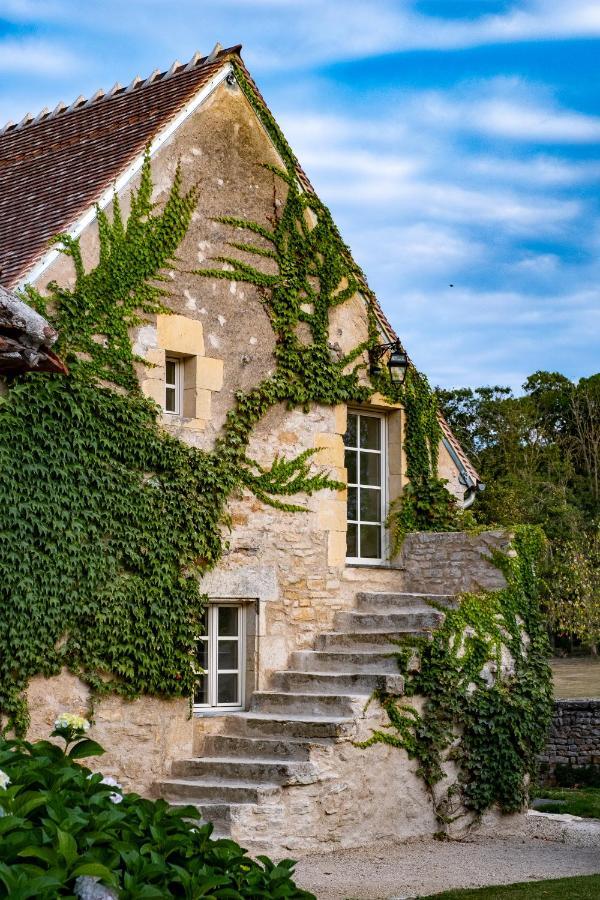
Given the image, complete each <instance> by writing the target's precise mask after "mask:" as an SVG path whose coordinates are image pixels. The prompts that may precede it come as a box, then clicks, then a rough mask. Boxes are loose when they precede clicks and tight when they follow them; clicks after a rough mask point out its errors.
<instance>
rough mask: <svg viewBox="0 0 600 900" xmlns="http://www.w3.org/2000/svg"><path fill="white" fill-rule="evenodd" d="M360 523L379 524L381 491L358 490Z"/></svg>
mask: <svg viewBox="0 0 600 900" xmlns="http://www.w3.org/2000/svg"><path fill="white" fill-rule="evenodd" d="M360 519H361V522H381V491H379V490H377V489H369V488H361V489H360Z"/></svg>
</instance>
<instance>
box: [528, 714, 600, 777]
mask: <svg viewBox="0 0 600 900" xmlns="http://www.w3.org/2000/svg"><path fill="white" fill-rule="evenodd" d="M539 761H540V765H541V769H542V774H543V776H544V777H545V778H546V779H547V780H548V781H550V782H552V781H553V778H554V773H555V770H556V766H557V765H559V764H560V765H572V766H590V765H594V766H595V765H600V700H595V699H594V700H592V699H590V700H556V701H555V703H554V717H553V719H552V724H551V726H550V731H549V734H548V740H547V742H546V748H545V750H544V752H543V754H541V756H540V757H539Z"/></svg>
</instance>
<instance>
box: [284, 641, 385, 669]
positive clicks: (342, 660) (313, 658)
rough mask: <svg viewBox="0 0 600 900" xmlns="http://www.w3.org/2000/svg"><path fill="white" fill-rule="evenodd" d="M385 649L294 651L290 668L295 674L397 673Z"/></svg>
mask: <svg viewBox="0 0 600 900" xmlns="http://www.w3.org/2000/svg"><path fill="white" fill-rule="evenodd" d="M390 652H392V651H388V650H386V648H385V647H383V646H382V647H381V648H380V649H378V650H370V651H365V652H362V651H356V652H352V651H351V650H345V651H343V650H342V651H337V652H335V651H331V650H329V651H324V650H295V651H294V652H293V653H292V655H291V657H290V665H291V668H292V669H293V670H295V671H297V672H373V671H376V672H389V673H390V674H391V675H394V674H396V673H397V672H398V665H397V663H396V660H395V659H394V658H393V657H391V656H390Z"/></svg>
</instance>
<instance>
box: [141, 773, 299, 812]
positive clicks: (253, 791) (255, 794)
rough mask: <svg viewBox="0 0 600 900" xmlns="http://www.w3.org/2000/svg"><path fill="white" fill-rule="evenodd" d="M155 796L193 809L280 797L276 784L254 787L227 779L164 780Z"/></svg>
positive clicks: (252, 784)
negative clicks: (202, 805)
mask: <svg viewBox="0 0 600 900" xmlns="http://www.w3.org/2000/svg"><path fill="white" fill-rule="evenodd" d="M154 790H155V793H156V795H157V796H158V797H162V798H163V799H164V800H167V801H168V802H169V803H171V802H173V801H175V802H177V801H179V802H181V801H184V802H186V803H190V804H191V805H193V806H197V805H198V803H205V802H213V803H260V802H261V800H265V799H268V798H271V797H275V796H277V795H278V794H279V791H280V790H281V787H280V785H279V784H276V783H264V784H256V783H254V782H248V781H242V780H237V779H235V778H230V779H229V780H228V781H221V780H218V779H213V780H212V781H205V780H203V779H200V778H164V779H163V780H162V781H159V782H157V783H156V785H155V788H154Z"/></svg>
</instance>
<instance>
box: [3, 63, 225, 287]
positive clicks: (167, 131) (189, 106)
mask: <svg viewBox="0 0 600 900" xmlns="http://www.w3.org/2000/svg"><path fill="white" fill-rule="evenodd" d="M232 71H233V66H232V65H231V63H226V64H225V65H224V66H223V68H222V69H220V70H219V71H218V72H217V73H216V74H215V75H213V77H212V78H211V79H210V81H207V83H206V84H205V85H203V87H202V88H200V90H199V91H198V93H197V94H195V95H194V96H193V97H192V99H191V100H189V101H188V103H186V105H185V106H184V107H183V108H182V109H181V110H180V111H179V112H178V113H177V115H176V116H175V118H173V119H171V121H170V122H168V123H167V125H165V126H164V128H162V129H161V131H159V132H158V134H157V135H156V137H155V138H154V140H153V141H152V143H151V144H150V148H149V152H150V157H152V156H154V154H155V153H156V152H157V151H158V150H160V148H161V147H162V146H163V144H164V143H165V142H166V141H168V140H169V138H170V137H171V136H172V135H173V134H174V133H175V132H176V131H177V129H178V128H179V126H180V125H182V124H183V123H184V122H185V121H186V119H188V118H189V117H190V116H191V115H192V114H193V113H194V112H195V111H196V110H197V109H198V107H199V106H200V105H201V104H202V103H203V102H204V101H205V100H206V99H207V98H208V97H209V96H210V95H211V94H212V93H213V91H214V90H215V89H216V88H217V87H218V86H219V85H220V84H222V82H223V81H225V80H226V79H227V77H228V75H229V74H230V73H231V72H232ZM109 102H110V101H109ZM144 155H145V154H144V153H140V154H139V156H137V157H136V158H135V159H134V161H133V162H132V163H130V164H129V166H128V167H127V168H126V169H125V170H124V171H123V172H122V173H121V174H120V175H119V177H118V178H117V179H115V181H114V182H113V183H112V184H111V185H110V187H108V188H106V190H105V191H103V193H102V194H101V195H100V196H99V197H98V198H97V199H96V200H94V201H93V202H92V203H91V204H90V205H89V207H88V208H87V209H86V211H85V212H84V213H83V215H81V216H80V217H79V218H78V219H77V220H76V221H75V222H74V223H73V224H72V225H71V226H70V227H68V228H66V229H64V230H65V231H66V233H67V234H69V235H70V236H71V237H73V238H77V237H79V236H80V235H81V234H82V232H83V231H84V230H85V229H86V228H87V226H88V225H90V224H91V223H92V222H93V221H94V219H95V218H96V207H97V206H98V207H99V208H100V209H105V208H106V207H107V206H108V204H109V203H110V202H111V200H112V199H113V197H114V195H115V194H118V193H119V192H120V191H122V190H123V188H124V187H126V186H127V185H128V183H129V182H130V181H131V179H132V178H133V177H134V176H135V175H137V173H138V172H139V171H140V169H141V168H142V165H143V163H144ZM59 255H60V250H56V249H52V250H48V251H47V252H46V253H45V254H44V255H43V256H42V258H41V259H40V260H38V262H37V263H35V264H34V265H33V266H32V268H31V269H29V270H28V271H27V272H26V273H25V274H24V275H22V276H21V278H20V279H19V281H18V282H17V284H16V285H15V290H19V289H22V288H23V287H24V286H25V285H26V284H33V283H35V282H36V281H37V279H38V278H39V277H40V276H41V275H42V274H43V273H44V272H45V270H46V269H47V268H48V267H49V266H50V265H51V264H52V263H53V262H54V260H55V259H57V258H58V256H59Z"/></svg>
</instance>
